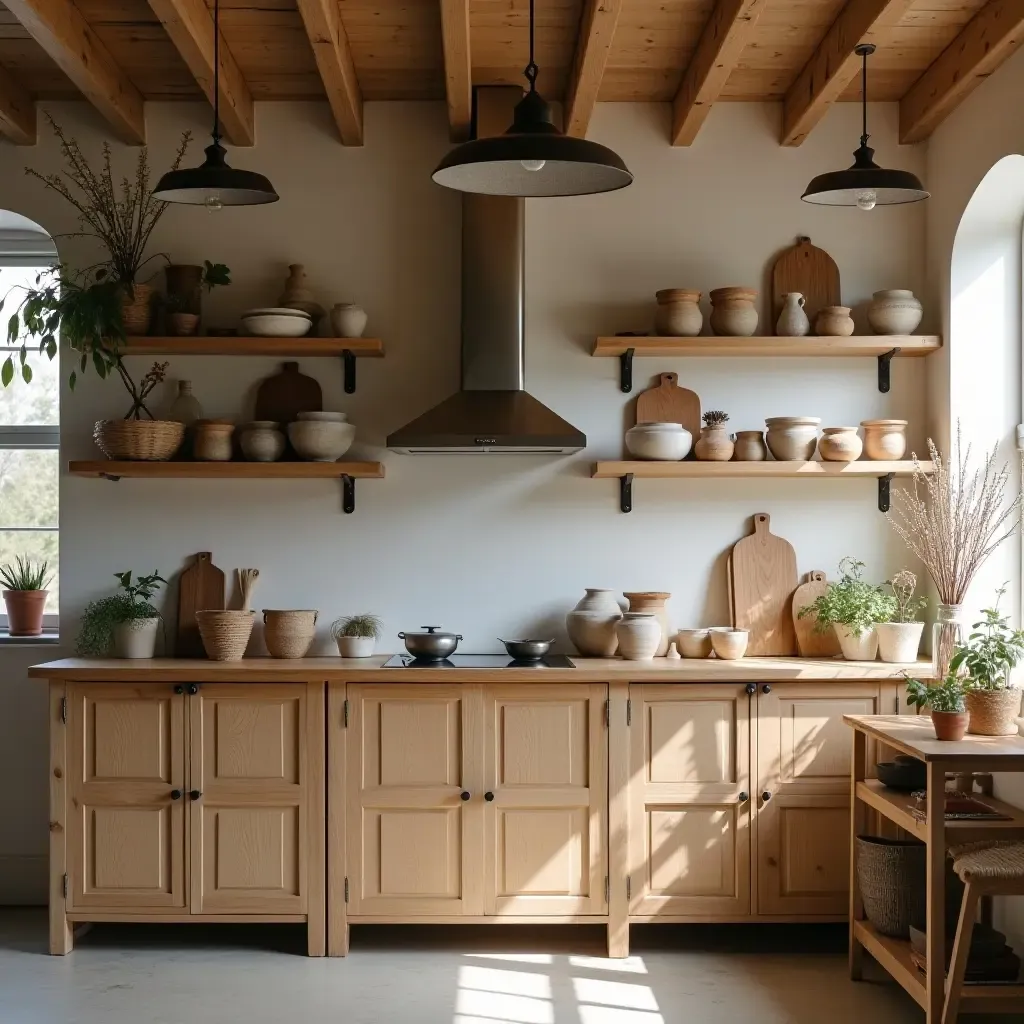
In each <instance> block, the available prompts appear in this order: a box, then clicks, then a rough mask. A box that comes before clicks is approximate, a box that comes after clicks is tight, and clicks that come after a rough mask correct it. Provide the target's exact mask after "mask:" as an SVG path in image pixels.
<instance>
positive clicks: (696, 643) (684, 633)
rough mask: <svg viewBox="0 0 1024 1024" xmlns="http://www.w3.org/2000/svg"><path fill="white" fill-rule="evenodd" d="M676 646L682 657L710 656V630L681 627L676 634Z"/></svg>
mask: <svg viewBox="0 0 1024 1024" xmlns="http://www.w3.org/2000/svg"><path fill="white" fill-rule="evenodd" d="M676 646H677V647H678V649H679V653H680V654H681V655H682V656H683V657H684V658H710V657H711V630H710V629H681V630H679V632H678V633H677V634H676Z"/></svg>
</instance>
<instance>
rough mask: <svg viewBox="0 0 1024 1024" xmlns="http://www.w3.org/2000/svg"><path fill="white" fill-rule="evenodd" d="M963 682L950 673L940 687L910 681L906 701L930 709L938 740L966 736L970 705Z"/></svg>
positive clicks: (937, 684)
mask: <svg viewBox="0 0 1024 1024" xmlns="http://www.w3.org/2000/svg"><path fill="white" fill-rule="evenodd" d="M966 693H967V691H966V689H965V688H964V680H963V679H962V678H961V677H960V676H958V675H957V674H956V673H955V672H952V671H951V672H950V673H949V675H947V676H946V678H945V679H943V680H942V682H941V683H933V684H932V685H929V684H928V683H923V682H921V680H920V679H909V680H907V701H908V702H909V703H910V704H911V705H914V706H916V707H919V708H931V715H932V725H933V726H935V738H936V739H937V740H962V739H963V738H964V733H965V732H967V719H968V714H967V704H966V701H965V697H966Z"/></svg>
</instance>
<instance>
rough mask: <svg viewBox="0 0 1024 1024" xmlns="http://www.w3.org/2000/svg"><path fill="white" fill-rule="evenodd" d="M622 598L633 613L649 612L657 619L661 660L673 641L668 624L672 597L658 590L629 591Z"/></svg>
mask: <svg viewBox="0 0 1024 1024" xmlns="http://www.w3.org/2000/svg"><path fill="white" fill-rule="evenodd" d="M622 596H623V597H624V598H625V599H626V600H627V601H628V602H629V610H630V611H631V612H649V613H650V614H652V615H654V616H655V617H656V618H657V620H658V627H659V628H660V629H661V640H660V641H659V642H658V652H657V653H658V657H659V658H660V657H661V656H662V655H663V654H664V653H665V652H666V651H667V650H668V642H669V640H670V639H671V635H670V634H671V632H672V630H671V628H670V626H669V623H668V608H667V607H666V602H667V601H668V599H669V598H670V597H671V596H672V595H671V594H668V593H664V592H662V591H658V590H632V591H629V590H627V591H626V592H625V593H624V594H623V595H622Z"/></svg>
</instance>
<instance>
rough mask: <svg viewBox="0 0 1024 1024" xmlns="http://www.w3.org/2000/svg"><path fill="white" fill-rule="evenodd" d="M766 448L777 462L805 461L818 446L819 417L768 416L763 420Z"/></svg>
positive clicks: (812, 454)
mask: <svg viewBox="0 0 1024 1024" xmlns="http://www.w3.org/2000/svg"><path fill="white" fill-rule="evenodd" d="M764 422H765V426H767V427H768V433H767V436H766V438H765V440H766V441H767V443H768V450H769V451H770V452H771V453H772V455H774V456H775V458H776V459H777V460H778V461H779V462H806V461H807V460H808V459H813V458H814V451H815V449H816V448H817V447H818V425H819V424H820V423H821V420H820V419H816V418H815V417H813V416H770V417H769V418H768V419H766V420H765V421H764Z"/></svg>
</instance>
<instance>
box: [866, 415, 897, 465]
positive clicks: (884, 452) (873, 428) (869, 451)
mask: <svg viewBox="0 0 1024 1024" xmlns="http://www.w3.org/2000/svg"><path fill="white" fill-rule="evenodd" d="M860 425H861V426H862V427H863V428H864V454H865V455H866V456H867V457H868V458H869V459H893V460H896V459H902V458H903V456H904V455H906V453H907V421H906V420H862V421H861V424H860Z"/></svg>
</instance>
